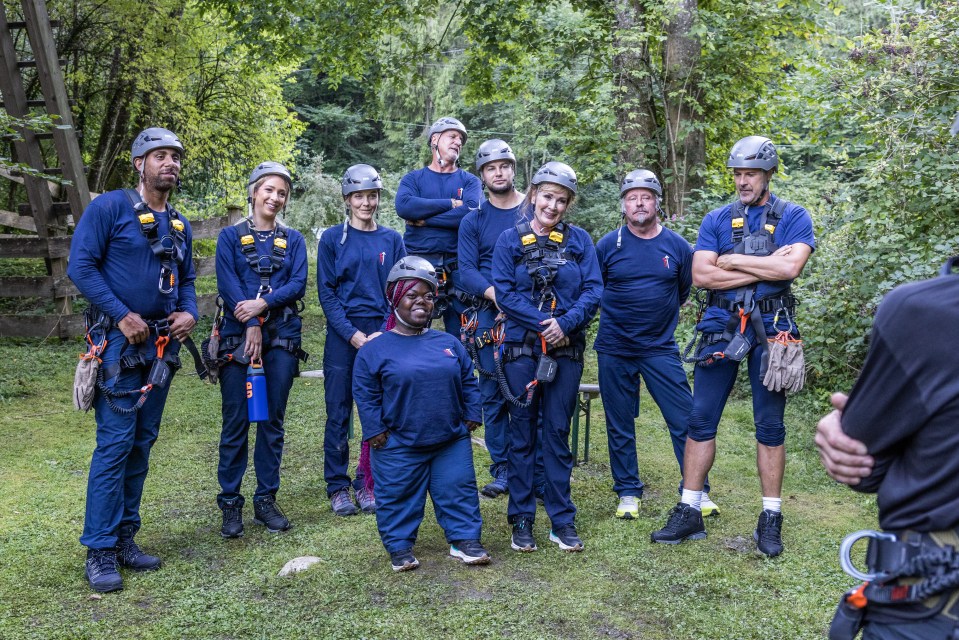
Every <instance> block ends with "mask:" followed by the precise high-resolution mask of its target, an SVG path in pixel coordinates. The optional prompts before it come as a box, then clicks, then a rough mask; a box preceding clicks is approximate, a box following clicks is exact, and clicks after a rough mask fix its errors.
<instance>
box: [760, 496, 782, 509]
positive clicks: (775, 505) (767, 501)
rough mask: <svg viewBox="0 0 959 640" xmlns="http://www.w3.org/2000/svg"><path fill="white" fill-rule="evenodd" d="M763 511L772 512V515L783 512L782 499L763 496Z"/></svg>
mask: <svg viewBox="0 0 959 640" xmlns="http://www.w3.org/2000/svg"><path fill="white" fill-rule="evenodd" d="M763 509H764V510H767V511H772V512H773V513H779V512H780V511H782V510H783V499H782V498H767V497H766V496H763Z"/></svg>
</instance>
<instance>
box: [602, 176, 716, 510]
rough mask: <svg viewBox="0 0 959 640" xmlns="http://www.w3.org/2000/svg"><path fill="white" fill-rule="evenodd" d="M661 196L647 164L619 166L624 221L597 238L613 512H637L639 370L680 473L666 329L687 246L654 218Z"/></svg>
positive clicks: (708, 504)
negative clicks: (615, 501) (632, 167)
mask: <svg viewBox="0 0 959 640" xmlns="http://www.w3.org/2000/svg"><path fill="white" fill-rule="evenodd" d="M662 197H663V187H662V185H661V184H660V182H659V179H658V178H657V177H656V175H655V174H654V173H653V172H652V171H649V170H647V169H636V170H635V171H631V172H629V173H628V174H626V177H625V178H623V182H622V185H621V187H620V207H621V210H622V214H623V223H621V224H620V227H619V228H618V229H616V230H614V231H611V232H610V233H608V234H606V235H605V236H604V237H603V238H602V239H600V241H599V242H597V243H596V256H597V258H598V259H599V266H600V269H601V270H602V272H603V283H604V288H603V297H602V302H601V309H602V312H601V313H600V321H599V331H598V332H597V334H596V341H595V343H594V345H593V348H594V349H596V351H597V353H598V357H599V387H600V390H601V391H600V392H601V393H602V396H603V407H604V409H605V411H606V433H607V437H608V440H609V463H610V469H611V470H612V473H613V491H615V492H616V494H617V495H618V496H619V506H618V507H617V509H616V517H617V518H623V519H627V520H631V519H634V518H637V517H638V516H639V501H640V500H641V499H642V497H643V487H644V485H643V482H642V480H640V478H639V466H638V462H637V456H636V423H635V420H636V418H637V417H638V416H639V389H640V376H641V377H642V379H643V380H644V381H645V383H646V389H647V390H648V391H649V395H650V396H652V398H653V400H654V401H655V402H656V404H657V406H659V409H660V411H661V412H662V414H663V418H664V419H665V420H666V424H667V426H668V427H669V434H670V437H671V438H672V441H673V453H675V455H676V460H677V461H678V462H679V473H680V476H682V472H683V455H684V453H685V450H686V430H687V422H688V420H689V412H690V410H691V409H692V406H693V394H692V392H691V391H690V390H689V381H688V380H687V379H686V372H685V371H684V370H683V365H682V362H681V361H680V358H679V348H678V347H677V346H676V340H675V339H674V337H673V334H674V333H675V331H676V325H677V323H678V322H679V308H680V306H682V304H683V303H684V302H686V300H687V299H688V298H689V290H690V288H691V286H692V264H693V253H692V251H691V249H690V247H689V243H688V242H687V241H686V240H685V239H684V238H683V237H682V236H680V235H679V234H677V233H675V232H674V231H671V230H669V229H667V228H665V227H664V226H663V225H662V224H661V222H660V214H661V213H662V208H661V203H662ZM624 226H625V228H626V232H625V233H624V232H623V227H624ZM706 491H708V485H707V487H706V489H705V491H704V493H703V500H702V511H703V514H704V515H707V513H710V514H711V513H718V508H717V507H716V505H715V504H714V503H713V502H712V501H710V500H709V497H708V494H707V493H706Z"/></svg>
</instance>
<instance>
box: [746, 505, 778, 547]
mask: <svg viewBox="0 0 959 640" xmlns="http://www.w3.org/2000/svg"><path fill="white" fill-rule="evenodd" d="M753 540H755V541H756V547H757V548H758V549H759V550H760V551H761V552H762V553H764V554H766V555H767V556H769V557H770V558H775V557H776V556H778V555H779V554H780V553H782V552H783V514H782V513H781V512H779V511H770V510H769V509H763V512H762V513H760V514H759V523H758V524H756V530H755V531H753Z"/></svg>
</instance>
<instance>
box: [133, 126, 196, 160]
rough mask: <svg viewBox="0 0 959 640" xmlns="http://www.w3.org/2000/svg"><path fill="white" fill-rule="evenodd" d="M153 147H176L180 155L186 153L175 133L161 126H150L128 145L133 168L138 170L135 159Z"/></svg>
mask: <svg viewBox="0 0 959 640" xmlns="http://www.w3.org/2000/svg"><path fill="white" fill-rule="evenodd" d="M154 149H176V150H177V151H179V152H180V155H184V154H185V153H186V149H184V148H183V143H182V142H180V139H179V138H178V137H177V135H176V134H175V133H173V132H172V131H170V130H169V129H164V128H163V127H150V128H148V129H144V130H143V131H141V132H140V133H139V135H137V137H136V138H134V139H133V144H131V145H130V162H131V163H132V164H133V168H134V169H136V170H137V171H139V169H137V163H136V159H137V158H142V157H143V156H145V155H146V154H148V153H150V152H151V151H153V150H154Z"/></svg>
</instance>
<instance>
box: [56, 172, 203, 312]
mask: <svg viewBox="0 0 959 640" xmlns="http://www.w3.org/2000/svg"><path fill="white" fill-rule="evenodd" d="M153 215H154V217H155V219H156V220H157V222H158V223H159V227H158V229H157V231H158V233H159V235H160V237H163V236H165V235H168V234H169V233H170V214H169V213H168V212H166V211H154V212H153ZM180 220H182V221H183V225H184V227H185V228H184V231H185V233H186V247H185V258H184V260H183V263H182V264H180V265H178V267H177V283H176V286H174V288H173V291H171V292H170V293H161V292H160V289H159V286H158V284H159V280H160V260H159V258H157V257H156V256H155V255H154V254H153V250H152V249H151V248H150V241H149V240H148V239H147V237H146V236H145V235H144V234H143V232H142V231H141V228H140V221H139V219H138V218H137V215H136V213H135V212H134V210H133V204H132V203H131V202H130V199H129V198H128V197H127V194H125V193H124V192H123V190H117V191H110V192H107V193H104V194H103V195H100V196H98V197H97V198H95V199H94V200H93V202H91V203H90V204H89V205H88V206H87V208H86V210H84V212H83V217H81V218H80V222H79V223H78V224H77V228H76V232H75V233H74V235H73V241H72V242H71V244H70V263H69V266H68V268H67V275H68V276H70V279H71V280H72V281H73V283H74V284H75V285H76V286H77V289H79V290H80V293H82V294H83V296H84V297H85V298H86V299H87V300H89V301H90V302H91V303H92V304H94V305H96V306H97V307H98V308H100V310H102V311H104V312H105V313H106V314H107V315H108V316H110V318H112V319H113V321H114V322H119V321H120V320H122V319H123V318H124V317H126V315H127V314H129V313H130V312H131V311H132V312H133V313H137V314H139V315H140V316H141V317H143V318H145V319H148V320H156V319H160V318H165V317H167V316H168V315H170V313H172V312H174V311H185V312H187V313H189V314H190V315H192V316H193V317H194V318H199V316H200V314H199V312H198V311H197V306H196V288H195V287H194V281H195V280H196V271H195V270H194V268H193V231H192V230H191V229H190V223H189V222H188V221H187V220H186V218H184V217H183V216H180Z"/></svg>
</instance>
